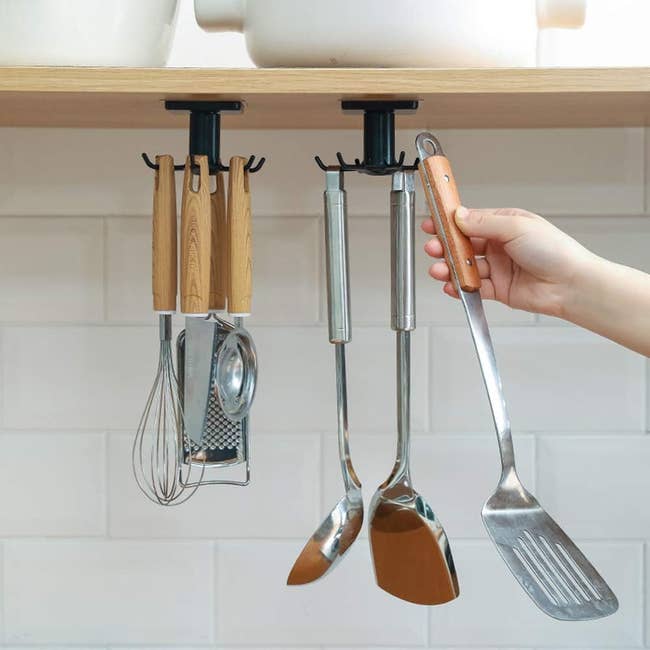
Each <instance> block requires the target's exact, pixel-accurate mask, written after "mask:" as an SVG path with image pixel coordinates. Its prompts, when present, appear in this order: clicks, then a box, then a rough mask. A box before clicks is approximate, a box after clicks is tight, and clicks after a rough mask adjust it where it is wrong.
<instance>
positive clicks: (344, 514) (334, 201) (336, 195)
mask: <svg viewBox="0 0 650 650" xmlns="http://www.w3.org/2000/svg"><path fill="white" fill-rule="evenodd" d="M325 178H326V190H325V245H326V251H327V254H326V261H327V305H328V315H329V339H330V343H333V344H334V347H335V353H336V404H337V414H338V444H339V460H340V462H341V472H342V474H343V483H344V485H345V496H344V497H343V498H342V499H341V500H340V501H339V502H338V503H337V504H336V505H335V506H334V508H332V510H331V511H330V513H329V514H328V516H327V517H326V518H325V519H324V521H323V523H322V524H321V525H320V526H319V527H318V529H317V530H316V532H315V533H314V534H313V535H312V536H311V538H310V539H309V541H308V542H307V543H306V544H305V547H304V548H303V550H302V551H301V553H300V555H299V556H298V559H297V560H296V561H295V563H294V565H293V567H292V569H291V572H290V573H289V577H288V579H287V584H289V585H302V584H306V583H308V582H313V581H314V580H318V579H319V578H321V577H322V576H324V575H325V574H326V573H327V572H328V571H330V570H331V569H333V568H334V567H335V566H336V564H337V563H338V562H339V561H340V560H341V558H342V557H343V555H344V554H345V552H346V551H347V550H348V549H349V548H350V546H352V544H353V542H354V541H355V539H356V538H357V536H358V535H359V531H360V530H361V526H362V524H363V499H362V497H361V482H360V481H359V478H358V477H357V474H356V472H355V471H354V467H353V466H352V461H351V459H350V446H349V441H348V396H347V379H346V368H345V344H346V343H348V342H349V341H350V338H351V335H350V297H349V294H350V291H349V282H348V253H347V222H346V205H345V190H344V189H343V172H342V171H341V170H340V169H338V168H331V169H328V170H327V171H326V172H325Z"/></svg>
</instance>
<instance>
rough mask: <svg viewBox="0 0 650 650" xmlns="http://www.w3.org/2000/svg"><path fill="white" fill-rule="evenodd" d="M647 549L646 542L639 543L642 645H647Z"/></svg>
mask: <svg viewBox="0 0 650 650" xmlns="http://www.w3.org/2000/svg"><path fill="white" fill-rule="evenodd" d="M647 549H648V544H647V542H643V543H642V544H641V643H642V644H643V647H644V648H645V647H647V641H648V638H647V636H648V635H647V632H646V630H647V618H648V613H647V611H646V606H647V602H646V601H647V596H646V589H647V585H648V576H647V570H648V567H647V564H648V562H647Z"/></svg>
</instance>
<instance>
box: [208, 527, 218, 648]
mask: <svg viewBox="0 0 650 650" xmlns="http://www.w3.org/2000/svg"><path fill="white" fill-rule="evenodd" d="M211 548H212V552H211V553H210V577H211V579H212V582H211V584H210V612H211V616H212V624H211V625H210V644H211V645H213V646H216V645H217V639H218V638H219V629H218V628H219V620H218V619H219V617H218V615H217V606H218V603H219V599H218V598H217V580H219V576H218V575H217V564H218V561H217V555H218V553H220V549H219V542H218V541H217V540H216V539H213V540H212V544H211Z"/></svg>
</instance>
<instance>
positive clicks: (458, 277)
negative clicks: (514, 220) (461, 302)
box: [416, 133, 481, 292]
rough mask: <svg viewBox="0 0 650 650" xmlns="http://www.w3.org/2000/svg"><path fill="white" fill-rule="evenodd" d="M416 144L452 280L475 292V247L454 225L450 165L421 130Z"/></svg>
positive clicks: (455, 196)
mask: <svg viewBox="0 0 650 650" xmlns="http://www.w3.org/2000/svg"><path fill="white" fill-rule="evenodd" d="M416 143H417V147H418V151H419V153H420V164H419V170H420V178H421V179H422V185H423V186H424V190H425V195H426V197H427V203H428V204H429V210H430V212H431V219H432V220H433V223H434V225H435V227H436V232H437V233H438V236H439V237H440V240H441V242H442V245H443V248H444V251H445V258H446V260H447V264H448V265H449V268H450V272H451V276H452V280H455V281H457V283H458V285H460V288H461V289H462V290H463V291H469V292H471V291H477V290H478V289H480V288H481V278H480V277H479V274H478V267H477V265H476V258H475V257H474V248H473V247H472V242H471V241H470V239H469V237H467V236H466V235H464V234H463V232H462V231H461V230H460V228H459V227H458V226H457V225H456V219H455V217H456V209H457V208H458V207H459V206H460V204H461V203H460V197H459V195H458V188H457V187H456V181H455V179H454V175H453V173H452V171H451V165H450V164H449V161H448V160H447V158H446V157H445V156H444V155H443V153H442V149H441V147H440V144H439V143H438V141H437V140H436V139H435V138H434V137H433V136H432V135H431V134H429V133H421V134H420V135H419V136H418V137H417V140H416Z"/></svg>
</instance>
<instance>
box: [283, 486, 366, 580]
mask: <svg viewBox="0 0 650 650" xmlns="http://www.w3.org/2000/svg"><path fill="white" fill-rule="evenodd" d="M362 525H363V499H362V498H361V488H351V489H350V490H349V491H348V492H347V493H346V495H345V496H344V497H343V498H342V499H341V500H340V501H339V502H338V503H337V504H336V505H335V506H334V508H333V509H332V511H331V512H330V513H329V514H328V515H327V517H326V518H325V519H324V520H323V523H322V524H321V525H320V526H319V527H318V529H317V530H316V532H315V533H314V534H313V535H312V536H311V537H310V538H309V540H308V541H307V543H306V544H305V546H304V548H303V549H302V551H301V552H300V555H299V556H298V558H297V559H296V561H295V563H294V565H293V568H292V569H291V572H290V573H289V577H288V578H287V584H288V585H304V584H307V583H309V582H314V581H315V580H318V579H319V578H322V577H323V576H324V575H325V574H326V573H328V572H329V571H330V570H331V569H333V568H334V567H335V566H336V565H337V563H338V562H339V561H340V560H341V558H342V557H343V555H344V554H345V552H346V551H347V550H348V549H349V548H350V546H352V544H353V542H354V540H355V539H356V538H357V536H358V535H359V532H360V531H361V526H362Z"/></svg>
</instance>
